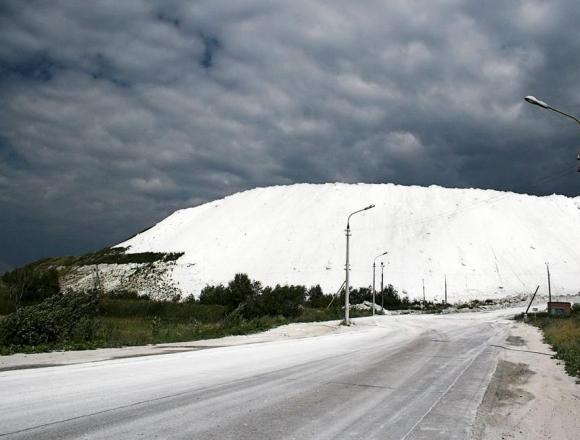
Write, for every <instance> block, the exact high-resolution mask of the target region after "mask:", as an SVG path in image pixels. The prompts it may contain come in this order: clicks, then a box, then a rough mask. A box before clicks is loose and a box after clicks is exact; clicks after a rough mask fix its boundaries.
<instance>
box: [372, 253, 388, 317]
mask: <svg viewBox="0 0 580 440" xmlns="http://www.w3.org/2000/svg"><path fill="white" fill-rule="evenodd" d="M388 253H389V252H388V251H385V252H383V253H382V254H381V255H377V256H376V257H375V259H374V260H373V316H375V295H376V293H375V292H376V290H375V267H376V263H377V258H379V257H382V256H383V255H387V254H388Z"/></svg>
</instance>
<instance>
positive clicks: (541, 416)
mask: <svg viewBox="0 0 580 440" xmlns="http://www.w3.org/2000/svg"><path fill="white" fill-rule="evenodd" d="M542 339H543V338H542V334H541V332H540V331H539V330H538V329H537V328H536V327H532V326H528V325H525V324H521V323H514V324H513V327H512V328H511V331H510V336H509V337H508V338H507V340H506V341H505V344H504V345H503V346H502V347H501V349H502V352H501V353H500V357H499V359H498V365H497V369H496V371H495V373H494V375H493V378H492V380H491V383H490V385H489V387H488V389H487V392H486V394H485V396H484V398H483V402H482V404H481V406H480V408H479V411H478V415H477V420H476V425H475V428H474V435H473V438H474V439H477V440H488V439H489V440H492V439H493V440H497V439H510V440H512V439H528V440H530V439H559V440H565V439H570V440H573V439H578V438H579V436H580V384H577V383H576V381H575V379H574V378H571V377H570V376H568V375H567V374H566V373H565V371H564V367H563V365H562V364H561V363H559V362H558V361H557V360H555V359H553V355H554V352H553V351H552V350H551V349H550V347H549V346H548V345H546V344H544V343H543V340H542Z"/></svg>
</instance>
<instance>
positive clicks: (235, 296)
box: [199, 273, 262, 311]
mask: <svg viewBox="0 0 580 440" xmlns="http://www.w3.org/2000/svg"><path fill="white" fill-rule="evenodd" d="M261 290H262V285H261V284H260V283H259V282H258V281H252V280H250V278H249V277H248V275H246V274H245V273H238V274H236V275H235V277H234V279H233V280H232V281H230V282H229V283H228V286H227V287H224V286H223V285H221V284H220V285H217V286H207V287H204V289H203V290H202V291H201V294H200V296H199V302H200V304H216V305H221V306H226V307H227V308H228V310H229V311H232V310H235V309H236V308H238V307H239V306H240V305H241V304H243V303H245V302H246V301H247V300H248V299H249V298H251V297H252V296H254V295H257V294H259V293H260V292H261Z"/></svg>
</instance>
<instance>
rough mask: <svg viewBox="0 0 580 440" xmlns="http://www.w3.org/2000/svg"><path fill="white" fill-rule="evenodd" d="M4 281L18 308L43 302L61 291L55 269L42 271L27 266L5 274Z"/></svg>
mask: <svg viewBox="0 0 580 440" xmlns="http://www.w3.org/2000/svg"><path fill="white" fill-rule="evenodd" d="M2 281H3V283H4V284H5V286H6V288H7V291H8V295H9V297H10V299H11V300H12V301H13V302H14V305H15V307H16V308H18V307H20V306H21V305H23V304H34V303H38V302H41V301H43V300H44V299H46V298H48V297H50V296H52V295H56V294H57V293H59V291H60V286H59V282H58V271H57V270H56V269H54V268H50V269H47V270H40V269H34V268H32V267H30V266H25V267H23V268H20V269H15V270H13V271H12V272H7V273H5V274H4V275H2Z"/></svg>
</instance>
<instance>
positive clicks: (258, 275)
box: [119, 183, 580, 301]
mask: <svg viewBox="0 0 580 440" xmlns="http://www.w3.org/2000/svg"><path fill="white" fill-rule="evenodd" d="M369 204H374V205H376V207H375V208H374V209H371V210H368V211H365V212H363V213H360V214H356V215H355V216H353V217H352V219H351V230H352V237H351V247H350V249H351V285H352V286H355V287H358V286H369V285H370V284H371V283H372V263H373V259H374V257H375V256H377V255H379V254H380V253H382V252H383V251H385V250H387V251H388V252H389V254H388V255H386V256H385V257H383V258H382V259H380V258H379V259H377V264H379V263H380V261H383V262H384V264H385V271H384V282H385V284H388V283H390V284H393V285H394V286H395V287H396V288H397V289H398V290H399V291H402V290H404V291H406V292H407V293H408V294H409V296H410V297H411V298H419V297H422V280H423V279H424V280H425V286H426V296H427V298H428V299H437V300H440V299H441V298H442V297H443V292H444V278H445V277H447V285H448V298H449V301H457V300H463V299H472V298H494V297H502V296H509V295H515V294H519V293H529V292H530V291H533V290H534V289H535V287H536V286H537V285H540V286H541V287H540V292H543V293H545V292H547V287H546V284H547V282H546V263H549V264H550V271H551V274H552V291H553V293H557V294H577V293H578V292H579V291H580V197H575V198H570V197H564V196H560V195H552V196H547V197H536V196H529V195H524V194H514V193H507V192H498V191H491V190H479V189H448V188H441V187H437V186H431V187H428V188H426V187H417V186H410V187H408V186H400V185H392V184H340V183H334V184H321V185H314V184H296V185H289V186H274V187H267V188H257V189H253V190H250V191H246V192H242V193H238V194H234V195H232V196H229V197H226V198H224V199H221V200H216V201H214V202H210V203H206V204H204V205H201V206H197V207H194V208H188V209H182V210H179V211H177V212H175V213H174V214H172V215H170V216H169V217H167V218H166V219H165V220H163V221H161V222H160V223H158V224H157V225H155V226H154V227H152V228H151V229H149V230H147V231H145V232H143V233H141V234H138V235H137V236H135V237H133V238H131V239H130V240H128V241H125V242H123V243H120V244H119V246H124V247H129V250H128V252H147V251H153V252H184V253H185V254H184V255H183V256H182V257H181V258H180V259H179V260H177V264H176V265H175V267H174V269H173V271H172V274H171V276H172V277H173V280H174V282H175V284H176V285H177V286H178V287H179V288H180V289H181V290H182V292H183V294H184V295H187V294H189V293H193V294H196V295H197V294H199V292H200V290H201V289H202V288H203V287H204V286H205V285H206V284H216V283H226V282H227V281H229V280H230V279H232V278H233V276H234V274H236V273H239V272H245V273H247V274H248V275H249V276H250V277H251V278H253V279H256V280H259V281H261V282H262V283H263V284H265V285H274V284H277V283H279V284H285V283H288V284H305V285H307V286H310V285H314V284H320V285H321V286H322V288H323V289H324V291H325V292H327V293H332V292H335V291H336V290H337V289H338V288H339V287H340V286H341V284H342V282H343V280H344V264H345V227H346V221H347V217H348V215H349V214H350V213H351V212H353V211H356V210H358V209H360V208H363V207H365V206H367V205H369ZM379 284H380V267H378V268H377V286H378V285H379Z"/></svg>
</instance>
